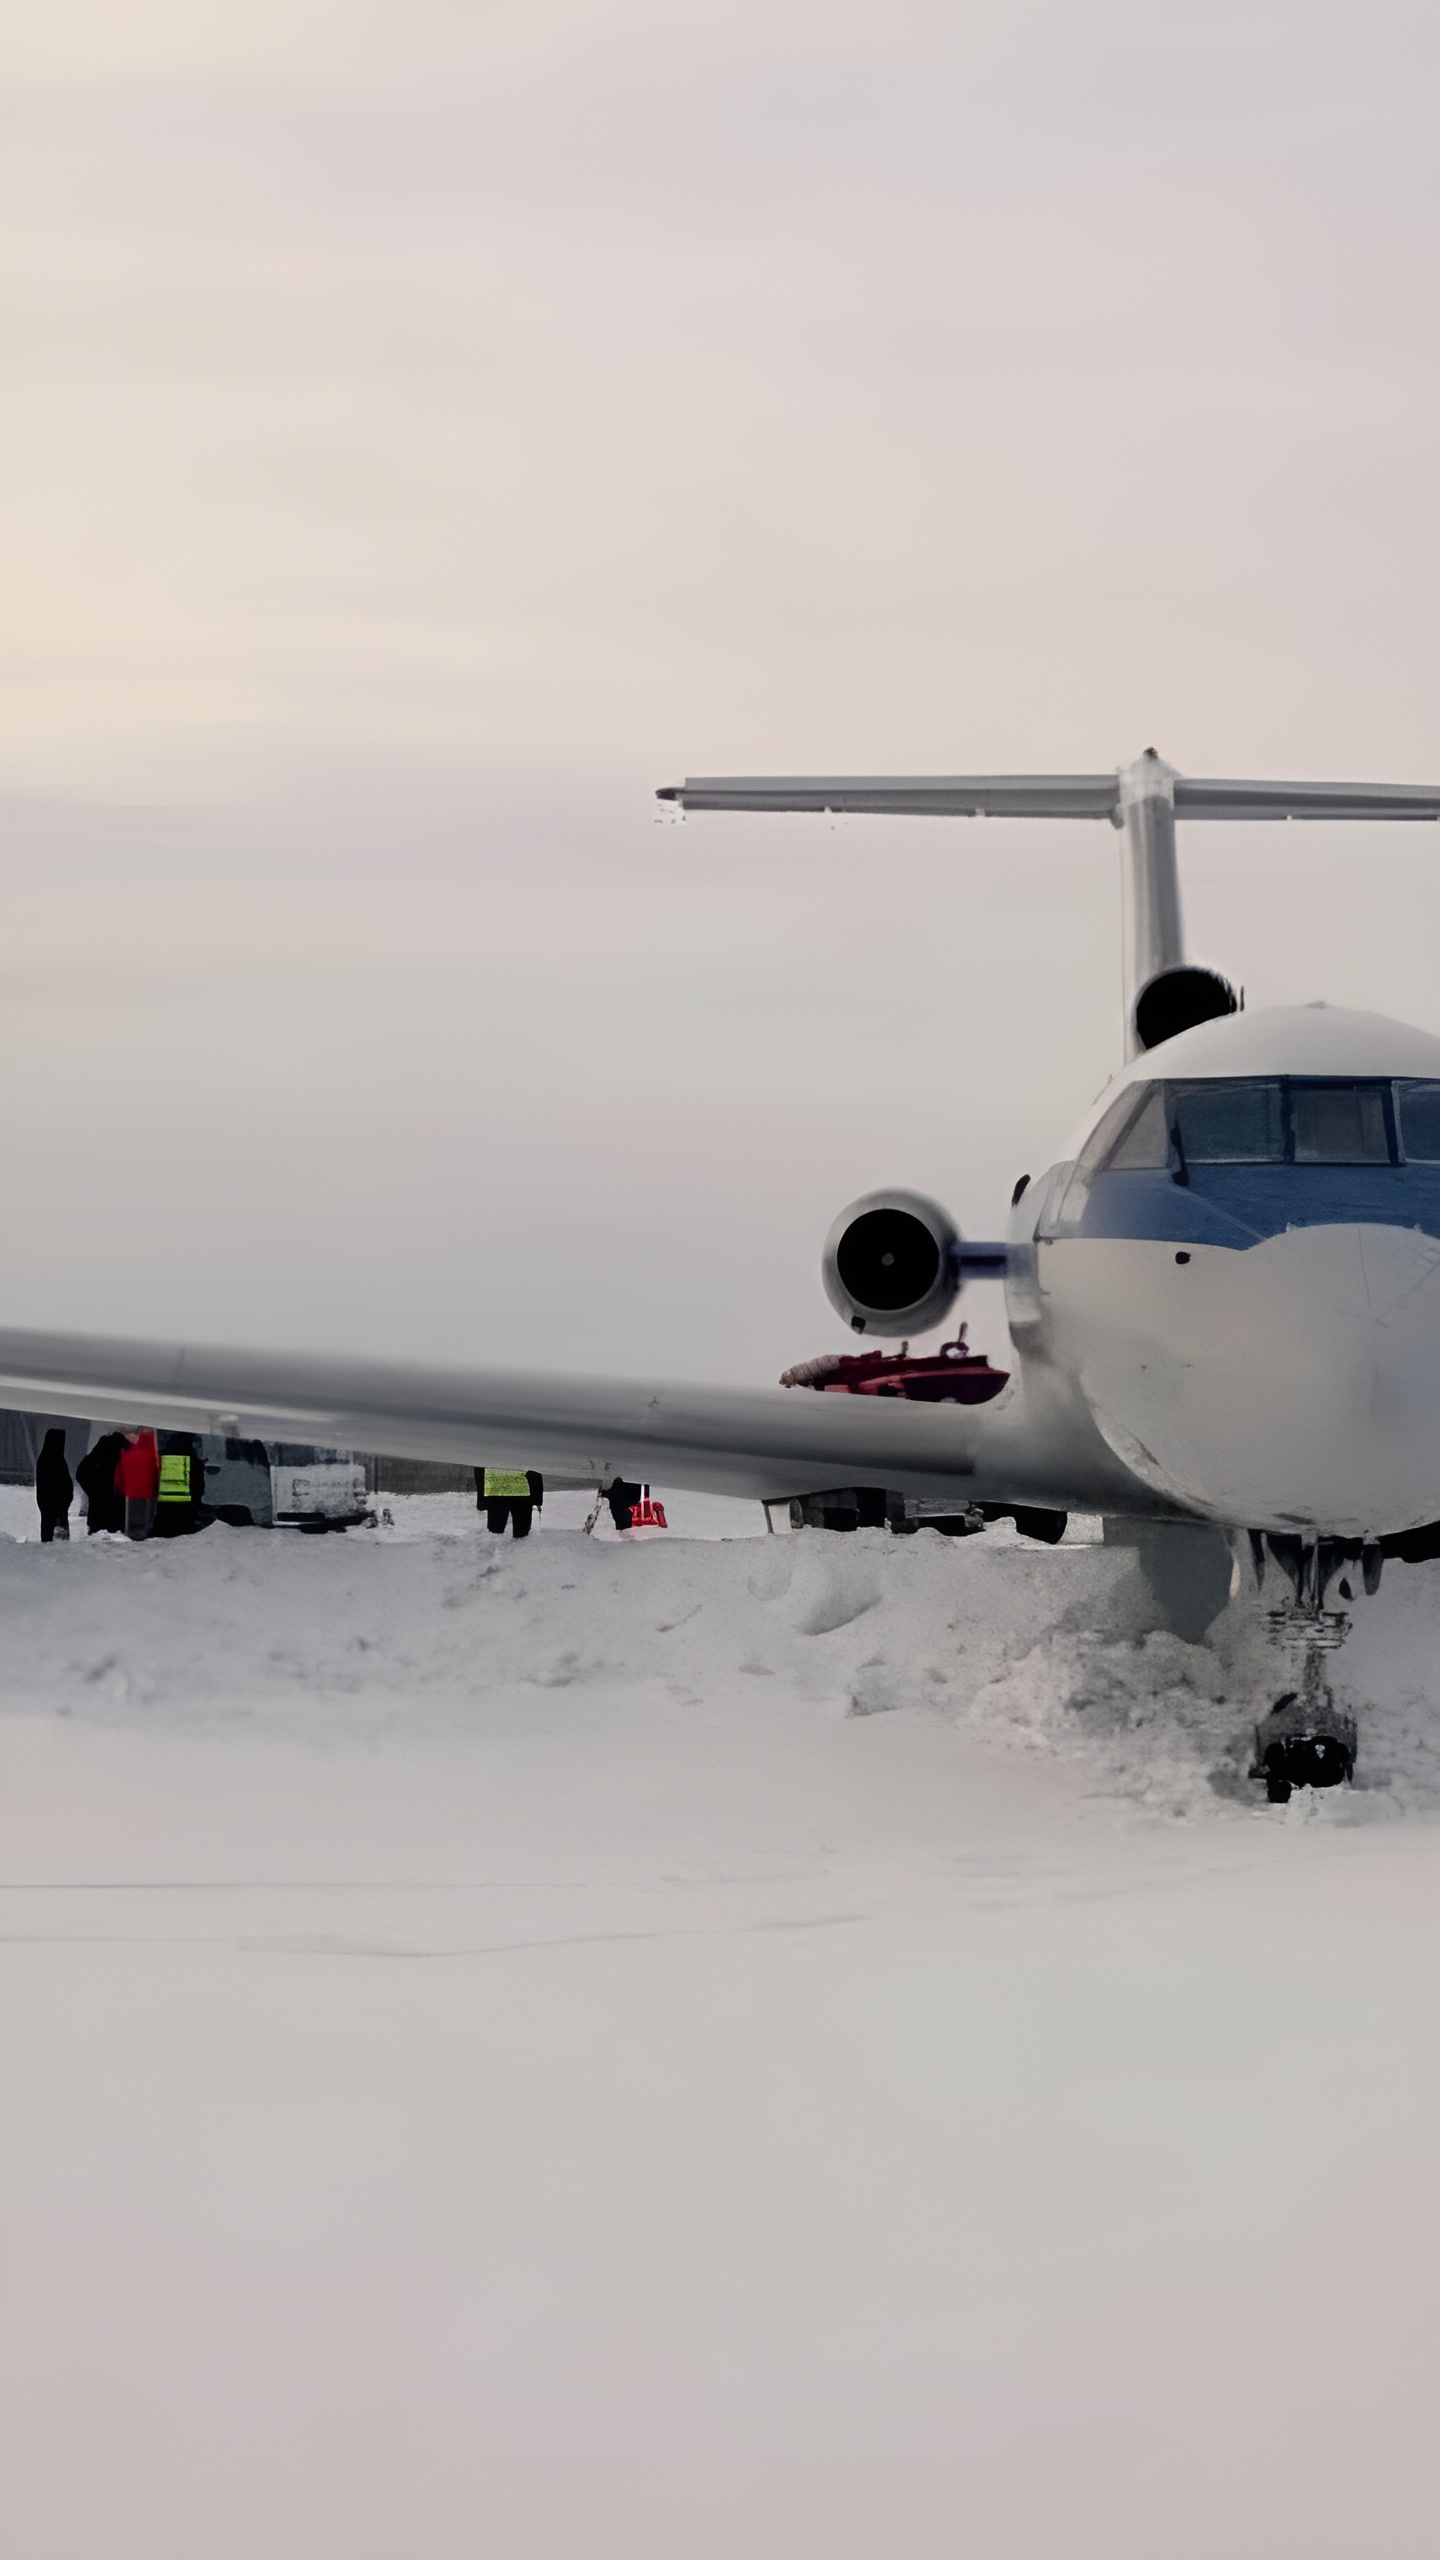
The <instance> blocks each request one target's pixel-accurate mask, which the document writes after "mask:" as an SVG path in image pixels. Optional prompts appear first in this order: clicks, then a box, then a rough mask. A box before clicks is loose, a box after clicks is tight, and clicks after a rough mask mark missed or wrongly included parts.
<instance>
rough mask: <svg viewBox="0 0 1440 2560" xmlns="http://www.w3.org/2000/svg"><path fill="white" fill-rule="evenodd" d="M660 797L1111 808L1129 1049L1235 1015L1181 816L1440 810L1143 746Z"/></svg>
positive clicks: (729, 802) (878, 809) (691, 805)
mask: <svg viewBox="0 0 1440 2560" xmlns="http://www.w3.org/2000/svg"><path fill="white" fill-rule="evenodd" d="M656 797H657V799H660V800H671V801H674V802H676V803H677V804H678V805H679V807H680V808H682V809H686V810H691V809H694V810H702V809H729V810H812V811H816V812H827V811H828V812H833V813H835V814H837V815H849V816H859V817H880V816H886V817H927V818H1108V819H1109V820H1110V823H1111V825H1112V826H1114V827H1117V828H1118V829H1119V830H1120V831H1121V833H1122V834H1123V836H1124V839H1125V846H1124V855H1123V860H1122V865H1121V907H1122V915H1123V934H1124V962H1123V966H1124V991H1125V1046H1126V1055H1127V1056H1128V1057H1135V1056H1136V1055H1137V1054H1138V1053H1139V1052H1140V1051H1141V1050H1144V1049H1153V1048H1155V1047H1156V1045H1157V1044H1158V1042H1160V1041H1161V1040H1168V1039H1170V1038H1172V1037H1173V1035H1174V1034H1175V1033H1176V1032H1177V1031H1186V1030H1189V1029H1190V1027H1191V1025H1192V1024H1194V1023H1196V1022H1208V1021H1210V1020H1211V1019H1212V1018H1213V1017H1214V1016H1215V1015H1217V1014H1224V1013H1233V1012H1234V1010H1235V1005H1236V996H1235V990H1234V988H1233V987H1232V986H1231V985H1230V983H1229V980H1228V979H1226V978H1222V977H1221V976H1220V974H1219V972H1218V970H1215V969H1204V968H1197V967H1194V966H1192V965H1191V964H1190V963H1188V962H1187V960H1186V958H1185V935H1184V927H1183V922H1182V918H1181V909H1180V875H1179V870H1178V867H1177V864H1176V859H1175V821H1176V819H1177V818H1411V819H1416V818H1440V790H1434V789H1430V788H1421V787H1412V786H1411V785H1410V784H1408V783H1394V782H1209V781H1197V780H1195V779H1194V778H1193V777H1192V776H1191V775H1189V774H1183V773H1177V772H1176V771H1175V769H1174V767H1173V765H1168V764H1167V763H1166V762H1165V760H1164V758H1163V756H1159V755H1157V754H1156V752H1155V749H1154V748H1153V747H1147V748H1146V750H1145V753H1144V754H1143V756H1139V757H1137V759H1136V761H1135V763H1134V764H1129V765H1123V766H1121V768H1120V770H1119V771H1118V772H1116V773H1055V774H1017V773H1002V774H922V775H916V776H914V777H906V776H898V775H897V776H889V777H886V776H875V777H867V776H864V775H840V776H826V775H804V776H779V777H770V778H766V777H763V776H757V777H750V778H739V779H735V780H727V779H717V778H707V779H701V780H697V781H689V782H677V783H671V784H669V785H668V786H667V787H666V788H665V789H664V790H663V791H660V792H657V794H656Z"/></svg>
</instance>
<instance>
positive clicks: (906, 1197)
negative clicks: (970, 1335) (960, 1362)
mask: <svg viewBox="0 0 1440 2560" xmlns="http://www.w3.org/2000/svg"><path fill="white" fill-rule="evenodd" d="M820 1277H821V1279H822V1280H823V1281H824V1283H825V1295H826V1297H827V1298H828V1299H829V1301H830V1304H831V1306H832V1307H833V1308H834V1309H835V1312H836V1314H837V1315H841V1316H843V1317H844V1319H845V1322H846V1323H847V1324H848V1325H849V1327H850V1330H851V1332H852V1333H880V1334H914V1333H928V1332H929V1331H930V1329H931V1327H932V1326H933V1325H937V1324H943V1323H944V1321H945V1318H946V1317H947V1316H948V1314H949V1313H950V1310H951V1308H952V1307H953V1306H954V1304H955V1301H956V1299H957V1297H958V1296H959V1294H960V1231H959V1229H958V1228H957V1226H956V1224H955V1221H954V1219H953V1218H951V1217H950V1216H949V1215H948V1214H947V1212H946V1211H945V1210H944V1209H942V1208H941V1207H940V1206H939V1203H938V1202H937V1201H934V1200H927V1199H926V1197H925V1195H924V1193H923V1192H921V1191H867V1192H866V1194H865V1197H864V1198H863V1200H852V1201H851V1203H850V1206H849V1208H848V1209H842V1210H841V1212H840V1215H839V1217H838V1218H837V1219H836V1221H835V1224H834V1226H833V1227H832V1228H831V1230H830V1233H829V1234H828V1236H827V1237H826V1239H825V1251H824V1253H823V1255H822V1256H821V1261H820Z"/></svg>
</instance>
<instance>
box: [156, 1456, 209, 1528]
mask: <svg viewBox="0 0 1440 2560" xmlns="http://www.w3.org/2000/svg"><path fill="white" fill-rule="evenodd" d="M159 1447H160V1482H159V1485H158V1487H157V1499H156V1504H155V1523H154V1527H153V1528H152V1530H151V1533H150V1534H151V1536H152V1537H156V1538H182V1537H184V1536H185V1535H186V1533H187V1532H188V1531H189V1530H191V1529H198V1528H199V1526H200V1506H201V1503H202V1502H203V1501H204V1499H205V1462H204V1459H203V1458H202V1456H201V1454H200V1443H199V1441H198V1439H197V1438H196V1437H195V1434H194V1433H193V1432H191V1431H162V1432H161V1433H160V1435H159Z"/></svg>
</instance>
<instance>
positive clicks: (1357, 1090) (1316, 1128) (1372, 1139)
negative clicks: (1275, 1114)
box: [1290, 1082, 1390, 1164]
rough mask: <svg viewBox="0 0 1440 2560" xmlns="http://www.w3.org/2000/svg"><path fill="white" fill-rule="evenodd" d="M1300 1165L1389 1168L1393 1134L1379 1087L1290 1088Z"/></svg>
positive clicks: (1368, 1085)
mask: <svg viewBox="0 0 1440 2560" xmlns="http://www.w3.org/2000/svg"><path fill="white" fill-rule="evenodd" d="M1290 1110H1291V1116H1292V1118H1293V1121H1294V1128H1295V1161H1296V1163H1297V1164H1388V1163H1389V1162H1390V1132H1389V1129H1388V1128H1387V1126H1386V1120H1385V1093H1384V1088H1383V1087H1382V1086H1381V1085H1378V1084H1300V1083H1298V1082H1297V1083H1294V1084H1292V1085H1291V1087H1290Z"/></svg>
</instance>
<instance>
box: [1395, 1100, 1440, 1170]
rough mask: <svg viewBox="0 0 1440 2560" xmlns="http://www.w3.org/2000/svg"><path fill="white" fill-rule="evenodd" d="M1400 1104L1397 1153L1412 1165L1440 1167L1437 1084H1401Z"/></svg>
mask: <svg viewBox="0 0 1440 2560" xmlns="http://www.w3.org/2000/svg"><path fill="white" fill-rule="evenodd" d="M1395 1099H1396V1101H1397V1103H1398V1104H1399V1118H1400V1152H1401V1154H1402V1155H1403V1156H1404V1157H1405V1158H1406V1159H1407V1161H1408V1162H1409V1163H1411V1164H1440V1084H1402V1085H1397V1087H1396V1089H1395Z"/></svg>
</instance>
